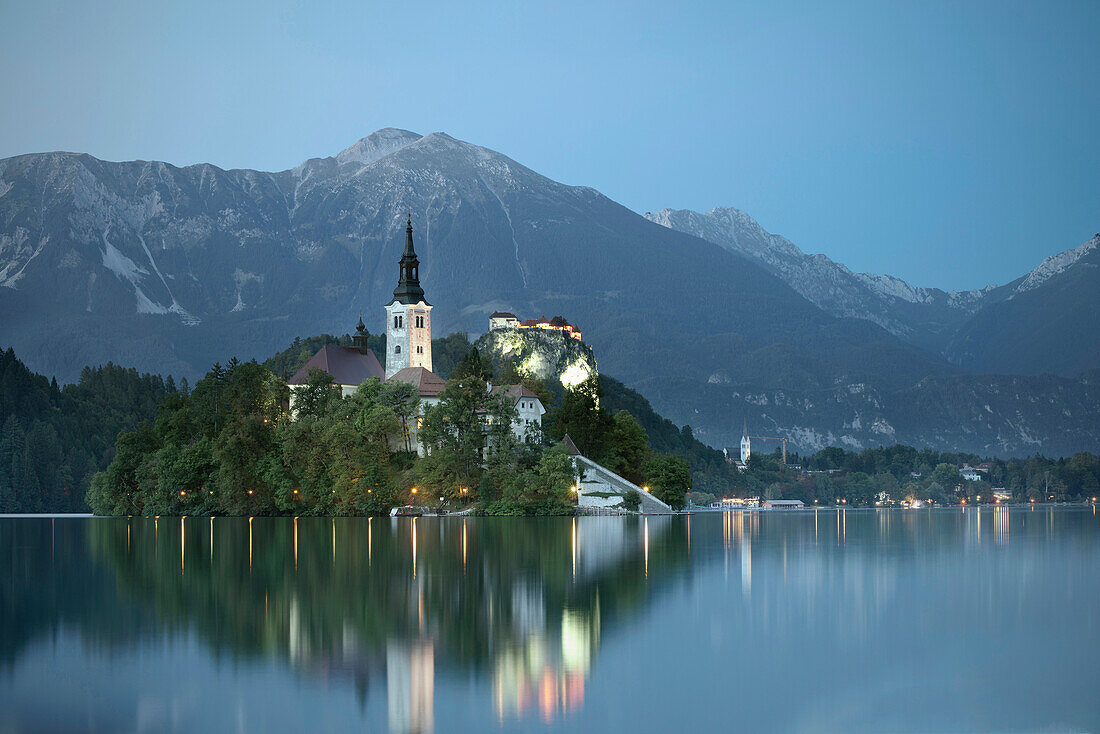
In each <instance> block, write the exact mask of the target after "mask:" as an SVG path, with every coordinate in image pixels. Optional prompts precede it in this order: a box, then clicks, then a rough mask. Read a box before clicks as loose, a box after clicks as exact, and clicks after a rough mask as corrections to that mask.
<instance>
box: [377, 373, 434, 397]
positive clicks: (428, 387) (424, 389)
mask: <svg viewBox="0 0 1100 734" xmlns="http://www.w3.org/2000/svg"><path fill="white" fill-rule="evenodd" d="M390 379H391V380H399V381H401V382H407V383H409V384H410V385H412V386H413V387H415V388H416V391H417V392H418V393H420V397H422V398H434V397H435V396H436V395H438V394H439V393H441V392H443V388H444V387H446V383H445V382H444V381H443V378H442V377H440V376H439V375H437V374H436V373H434V372H432V371H431V370H427V369H425V368H423V367H406V368H405V369H403V370H398V371H397V372H396V373H394V375H393V377H391V378H390Z"/></svg>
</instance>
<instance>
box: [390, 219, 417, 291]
mask: <svg viewBox="0 0 1100 734" xmlns="http://www.w3.org/2000/svg"><path fill="white" fill-rule="evenodd" d="M399 265H400V266H401V269H400V273H401V275H400V278H399V279H398V281H397V287H396V288H394V290H393V299H394V301H399V302H400V303H406V304H412V303H419V302H420V301H423V300H424V289H423V288H421V287H420V273H419V271H420V261H419V260H418V259H417V258H416V250H414V249H413V227H412V214H409V215H408V219H407V221H406V225H405V251H404V252H403V253H401V260H400V262H399Z"/></svg>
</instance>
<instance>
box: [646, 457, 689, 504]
mask: <svg viewBox="0 0 1100 734" xmlns="http://www.w3.org/2000/svg"><path fill="white" fill-rule="evenodd" d="M645 474H646V479H647V480H648V486H649V488H650V491H651V492H652V493H653V495H654V496H655V497H657V499H659V500H661V501H662V502H664V503H665V504H666V505H668V506H669V507H671V508H672V509H674V510H681V509H683V507H684V502H685V499H686V497H687V493H688V491H689V490H690V489H691V469H690V468H689V467H688V463H687V462H686V461H685V460H683V459H681V458H680V457H679V456H673V455H672V454H654V455H653V456H651V457H650V458H649V460H648V461H647V462H646V467H645Z"/></svg>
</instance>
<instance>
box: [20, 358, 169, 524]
mask: <svg viewBox="0 0 1100 734" xmlns="http://www.w3.org/2000/svg"><path fill="white" fill-rule="evenodd" d="M175 389H176V386H175V383H174V381H173V380H172V378H171V377H169V378H168V379H167V380H162V379H161V378H160V377H159V376H157V375H139V374H138V372H137V370H134V369H126V368H123V367H119V366H117V365H113V364H107V365H105V366H102V367H85V368H84V369H83V371H82V372H81V373H80V381H79V382H77V383H76V384H74V385H66V386H65V387H64V388H61V387H59V386H58V384H57V381H56V380H47V379H46V378H45V377H43V376H42V375H36V374H34V373H33V372H31V371H30V370H29V369H27V367H26V366H25V365H24V364H23V363H22V362H20V361H19V360H18V359H17V358H16V356H15V353H14V352H13V351H12V350H11V349H8V350H7V351H5V352H0V512H86V511H87V505H86V504H85V503H84V495H85V494H86V493H87V491H88V487H89V483H90V481H91V478H92V475H93V474H94V473H95V472H97V471H99V470H100V469H103V468H104V467H106V466H107V464H108V462H109V461H110V460H111V458H112V456H113V455H114V444H115V437H116V436H117V435H118V432H119V431H120V430H129V429H132V428H133V427H134V426H135V425H137V423H138V421H140V420H143V419H150V418H152V417H153V415H154V413H155V411H156V408H157V405H159V404H160V402H161V401H162V400H163V399H164V398H165V396H166V395H170V394H172V393H173V392H174V391H175Z"/></svg>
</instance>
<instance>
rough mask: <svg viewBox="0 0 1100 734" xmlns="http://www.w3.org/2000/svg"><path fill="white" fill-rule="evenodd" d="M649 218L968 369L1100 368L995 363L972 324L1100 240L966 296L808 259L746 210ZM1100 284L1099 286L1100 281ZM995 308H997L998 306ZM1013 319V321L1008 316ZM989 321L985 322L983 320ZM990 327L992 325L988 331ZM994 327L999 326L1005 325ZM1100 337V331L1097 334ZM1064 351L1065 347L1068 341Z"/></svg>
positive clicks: (1093, 363) (1098, 362)
mask: <svg viewBox="0 0 1100 734" xmlns="http://www.w3.org/2000/svg"><path fill="white" fill-rule="evenodd" d="M645 217H646V218H647V219H649V220H650V221H653V222H655V223H657V224H660V225H662V226H665V227H669V228H671V229H675V230H677V231H680V232H684V233H686V234H692V235H695V236H697V237H701V238H702V239H706V240H708V241H710V242H714V243H715V244H718V245H720V246H722V247H725V248H726V249H728V250H730V251H732V252H737V253H739V254H741V255H744V256H745V257H748V258H750V259H752V260H754V261H756V262H758V263H760V264H761V265H763V266H764V267H766V268H768V269H769V271H770V272H772V273H774V274H776V275H777V276H779V277H780V278H782V279H783V280H784V282H786V283H787V284H788V285H790V286H791V287H792V288H794V289H795V290H796V291H798V292H799V293H801V294H802V295H803V296H805V297H806V298H807V299H809V300H810V301H811V302H813V303H814V304H815V305H817V306H819V307H820V308H822V309H824V310H826V311H828V312H829V313H832V314H833V315H835V316H840V317H851V318H859V319H865V320H868V321H871V322H873V323H876V324H878V325H880V326H882V327H883V328H885V329H887V330H888V331H890V332H891V333H893V334H894V335H896V336H898V337H900V338H902V339H904V340H906V341H908V342H910V343H912V344H916V345H918V346H921V347H923V348H925V349H929V350H931V351H934V352H936V353H938V354H941V355H943V356H944V357H946V358H947V359H949V360H950V361H951V362H953V363H955V364H958V365H960V366H962V367H964V368H966V369H968V370H974V371H987V372H990V371H992V372H996V371H999V370H998V367H1002V366H1003V365H1005V364H1008V365H1010V367H1011V369H1008V370H1002V371H1011V372H1013V373H1022V374H1035V373H1041V372H1044V371H1050V372H1057V373H1059V374H1066V375H1068V374H1072V373H1073V372H1075V371H1080V370H1082V369H1091V368H1095V367H1098V366H1100V358H1098V359H1092V358H1091V355H1090V356H1086V357H1080V358H1072V359H1069V360H1064V361H1062V362H1058V361H1048V362H1047V364H1049V365H1052V366H1051V367H1050V368H1047V369H1044V365H1043V359H1042V357H1043V356H1044V355H1043V354H1034V355H1033V356H1032V358H1031V359H1030V361H1025V360H1008V361H1007V362H1006V361H1005V360H1004V356H1003V355H1001V356H998V357H996V358H991V357H989V356H987V355H986V354H985V353H983V352H994V353H996V352H997V350H996V349H995V347H994V346H993V345H990V344H984V343H982V344H978V342H981V339H980V337H979V336H978V335H976V334H974V333H973V332H974V330H975V327H973V326H971V325H970V322H971V321H973V320H974V318H975V316H976V315H977V314H979V312H982V311H984V310H985V309H988V308H990V307H994V306H996V304H1000V303H1003V302H1005V301H1010V300H1012V299H1015V298H1016V297H1018V296H1020V295H1022V294H1024V293H1026V292H1028V291H1031V290H1036V289H1040V288H1043V287H1044V285H1045V284H1047V283H1048V282H1049V281H1051V280H1052V279H1055V278H1057V277H1058V276H1060V275H1061V274H1063V273H1064V272H1066V271H1067V270H1068V269H1070V268H1073V267H1075V266H1077V265H1078V264H1079V263H1082V262H1084V263H1085V264H1086V265H1087V264H1089V260H1090V256H1092V255H1093V254H1094V253H1095V252H1096V250H1097V246H1098V245H1100V235H1096V236H1094V237H1093V238H1092V239H1090V240H1088V241H1086V242H1085V243H1084V244H1081V245H1079V246H1077V247H1074V248H1070V249H1066V250H1063V251H1061V252H1057V253H1055V254H1052V255H1049V256H1047V257H1046V258H1044V259H1043V261H1042V262H1041V263H1039V264H1038V265H1037V266H1036V267H1034V268H1032V269H1031V270H1029V271H1028V272H1026V273H1024V274H1023V275H1021V276H1019V277H1017V278H1015V279H1014V280H1012V281H1010V282H1009V283H1006V284H1004V285H987V286H985V287H983V288H979V289H972V290H965V291H944V290H941V289H939V288H934V287H921V286H913V285H910V284H909V283H907V282H906V281H904V280H902V279H900V278H897V277H895V276H893V275H887V274H876V273H856V272H853V271H852V270H850V269H849V268H848V267H847V266H845V265H844V264H842V263H838V262H835V261H833V260H832V259H830V258H829V257H828V256H826V255H821V254H816V255H815V254H807V253H805V252H803V251H802V250H800V249H799V248H798V247H797V246H796V245H794V244H793V243H792V242H790V241H789V240H787V239H786V238H784V237H782V236H780V235H775V234H771V233H769V232H767V231H766V230H765V229H764V228H763V227H761V226H760V224H759V223H758V222H757V221H756V220H755V219H753V218H752V217H751V216H750V215H748V214H747V213H745V212H743V211H741V210H739V209H735V208H732V207H715V208H713V209H712V210H711V211H710V212H706V213H700V212H695V211H692V210H688V209H681V210H674V209H667V208H666V209H662V210H660V211H658V212H656V213H654V212H647V213H646V214H645ZM1097 286H1098V287H1100V281H1097ZM993 310H994V311H996V310H997V309H996V308H994V309H993ZM1005 318H1006V319H1007V318H1009V317H1005ZM979 323H983V321H981V320H980V321H979ZM987 328H988V327H987ZM994 328H999V325H998V326H997V327H994ZM1003 331H1004V332H1005V333H1003V334H1001V335H999V336H998V338H999V339H1001V340H1002V341H1007V342H1012V341H1015V340H1025V341H1026V335H1025V334H1020V333H1010V330H1008V329H1004V330H1003ZM1096 335H1097V336H1100V331H1098V332H1096ZM1062 346H1066V342H1065V340H1063V343H1062Z"/></svg>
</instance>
